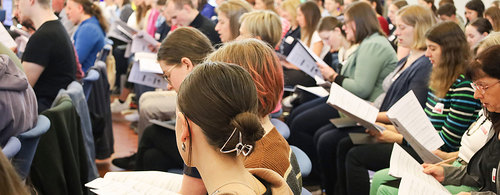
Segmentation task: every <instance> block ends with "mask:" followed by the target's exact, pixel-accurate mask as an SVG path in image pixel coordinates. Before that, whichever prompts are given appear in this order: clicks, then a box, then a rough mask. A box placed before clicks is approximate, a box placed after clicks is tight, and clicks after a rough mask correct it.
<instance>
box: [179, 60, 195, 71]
mask: <svg viewBox="0 0 500 195" xmlns="http://www.w3.org/2000/svg"><path fill="white" fill-rule="evenodd" d="M181 63H182V64H183V65H186V67H187V70H188V71H189V72H191V71H192V70H193V68H194V65H193V62H191V60H190V59H189V58H186V57H182V58H181Z"/></svg>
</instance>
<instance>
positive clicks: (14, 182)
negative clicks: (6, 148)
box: [0, 147, 29, 195]
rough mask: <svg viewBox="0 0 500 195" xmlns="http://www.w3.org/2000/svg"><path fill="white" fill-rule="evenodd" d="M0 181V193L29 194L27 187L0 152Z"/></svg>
mask: <svg viewBox="0 0 500 195" xmlns="http://www.w3.org/2000/svg"><path fill="white" fill-rule="evenodd" d="M0 149H1V147H0ZM0 181H1V182H0V194H16V195H27V194H29V193H28V189H27V187H26V186H25V185H24V184H23V182H22V181H21V178H20V177H19V175H18V174H17V173H16V171H15V170H14V167H12V164H11V163H10V162H9V160H8V159H7V157H5V155H4V154H3V153H2V152H0Z"/></svg>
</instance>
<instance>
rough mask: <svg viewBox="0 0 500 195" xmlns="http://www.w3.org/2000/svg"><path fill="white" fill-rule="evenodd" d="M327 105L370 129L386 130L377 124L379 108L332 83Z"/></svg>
mask: <svg viewBox="0 0 500 195" xmlns="http://www.w3.org/2000/svg"><path fill="white" fill-rule="evenodd" d="M327 103H328V104H329V105H330V106H332V107H334V108H336V109H337V110H338V111H340V112H342V113H343V114H345V115H347V116H348V117H350V118H351V119H353V120H355V121H356V122H358V123H360V124H361V125H363V126H364V127H366V128H368V129H377V130H379V131H383V130H384V129H385V128H384V127H381V126H379V125H376V124H375V121H376V119H377V115H378V109H377V108H375V107H374V106H372V105H371V104H370V103H368V102H367V101H365V100H363V99H361V98H359V97H358V96H356V95H354V94H352V93H351V92H349V91H347V90H346V89H344V88H343V87H341V86H340V85H338V84H336V83H332V86H331V88H330V97H329V98H328V100H327Z"/></svg>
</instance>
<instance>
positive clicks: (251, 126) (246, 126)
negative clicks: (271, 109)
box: [231, 112, 264, 145]
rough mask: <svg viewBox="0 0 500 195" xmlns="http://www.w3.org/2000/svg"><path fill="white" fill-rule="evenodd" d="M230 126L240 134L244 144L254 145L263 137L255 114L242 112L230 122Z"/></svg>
mask: <svg viewBox="0 0 500 195" xmlns="http://www.w3.org/2000/svg"><path fill="white" fill-rule="evenodd" d="M231 126H233V127H234V128H236V129H237V130H238V131H240V132H241V135H242V138H241V139H242V142H243V143H244V144H250V145H254V144H255V142H256V141H258V140H260V139H261V138H262V136H264V128H262V125H261V124H260V119H259V117H258V116H257V114H254V113H251V112H242V113H239V114H238V115H236V116H235V117H234V118H233V119H232V120H231Z"/></svg>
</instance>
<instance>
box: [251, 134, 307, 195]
mask: <svg viewBox="0 0 500 195" xmlns="http://www.w3.org/2000/svg"><path fill="white" fill-rule="evenodd" d="M245 167H246V168H266V169H271V170H273V171H275V172H277V173H278V174H279V175H281V176H282V177H283V178H285V180H286V182H287V183H288V186H290V189H292V191H293V193H294V194H300V192H301V190H302V178H301V175H300V169H299V167H298V163H297V160H296V158H295V155H294V154H293V153H292V150H291V149H290V146H289V145H288V142H287V141H286V140H285V138H283V136H281V134H279V132H278V131H277V130H276V128H273V129H272V130H271V131H270V132H269V133H267V134H266V135H265V136H264V137H262V139H260V140H259V141H257V142H256V143H255V146H254V150H253V152H252V153H251V154H250V156H248V157H247V158H246V159H245Z"/></svg>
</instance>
